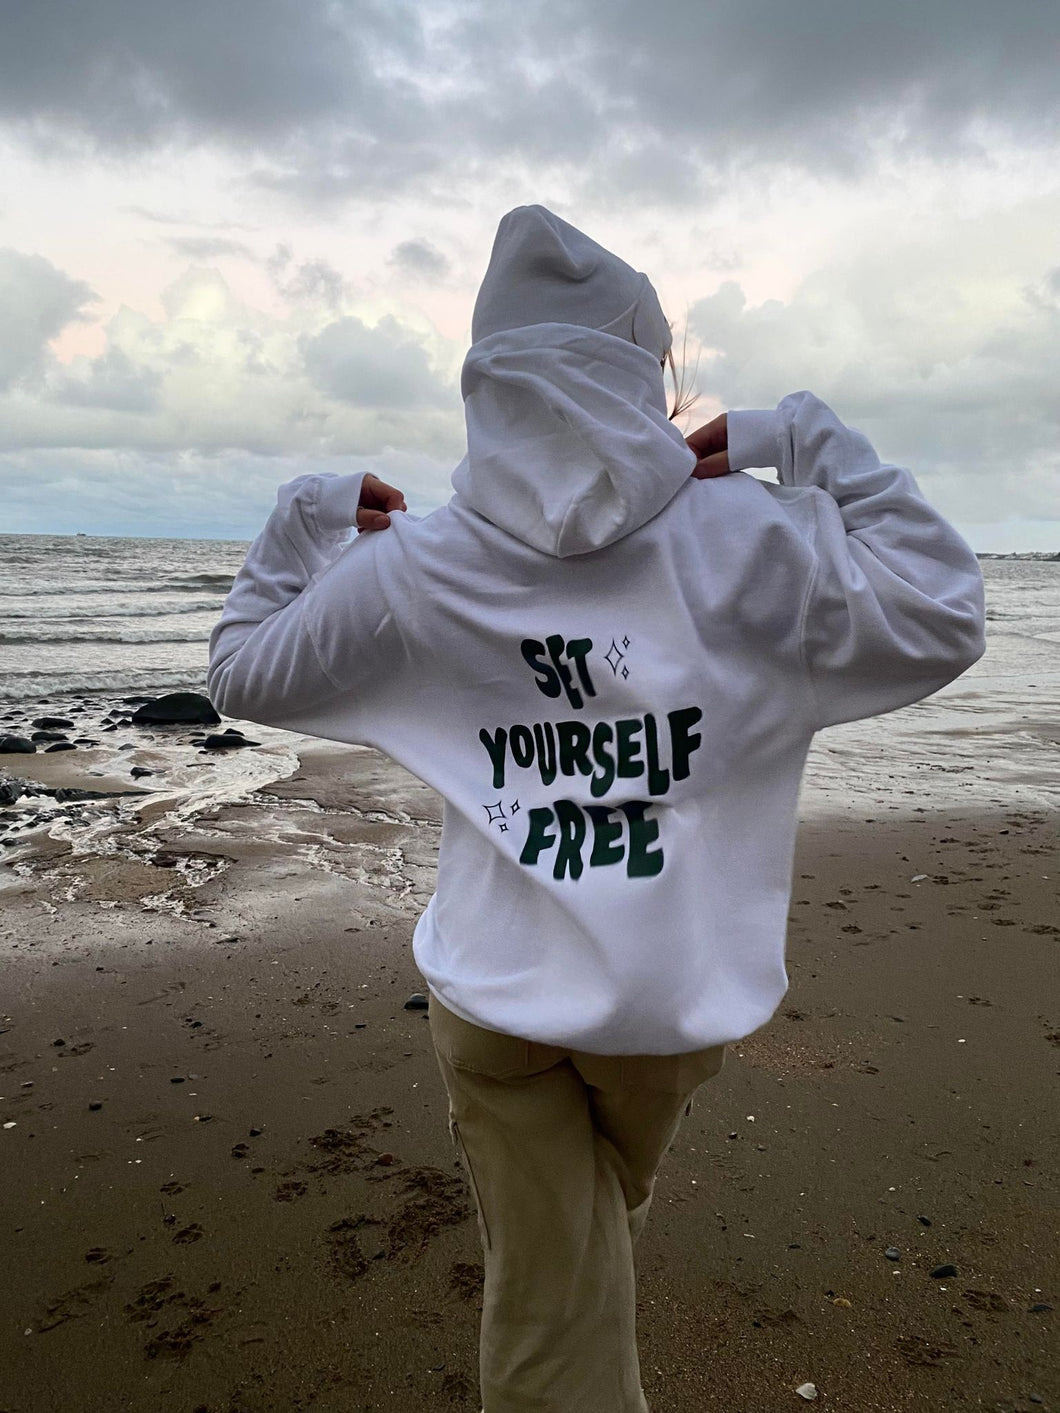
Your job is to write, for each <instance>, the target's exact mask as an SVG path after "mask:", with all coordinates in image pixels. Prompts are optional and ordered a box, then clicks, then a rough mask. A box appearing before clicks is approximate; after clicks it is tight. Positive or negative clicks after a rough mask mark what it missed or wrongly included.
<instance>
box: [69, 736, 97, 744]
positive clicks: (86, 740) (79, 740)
mask: <svg viewBox="0 0 1060 1413" xmlns="http://www.w3.org/2000/svg"><path fill="white" fill-rule="evenodd" d="M74 745H75V746H98V745H99V742H98V741H96V740H93V738H92V737H91V736H75V737H74Z"/></svg>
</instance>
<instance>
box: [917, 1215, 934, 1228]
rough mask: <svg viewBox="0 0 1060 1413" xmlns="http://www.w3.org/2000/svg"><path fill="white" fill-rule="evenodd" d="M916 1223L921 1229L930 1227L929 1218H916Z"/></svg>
mask: <svg viewBox="0 0 1060 1413" xmlns="http://www.w3.org/2000/svg"><path fill="white" fill-rule="evenodd" d="M917 1221H918V1222H919V1223H920V1225H921V1226H922V1227H929V1226H930V1225H931V1218H930V1217H917Z"/></svg>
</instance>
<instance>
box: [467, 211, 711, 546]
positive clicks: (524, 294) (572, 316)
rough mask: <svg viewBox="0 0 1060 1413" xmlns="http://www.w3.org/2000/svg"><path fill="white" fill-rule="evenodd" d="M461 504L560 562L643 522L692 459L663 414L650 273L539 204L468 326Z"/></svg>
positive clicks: (500, 255)
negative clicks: (470, 338) (465, 449)
mask: <svg viewBox="0 0 1060 1413" xmlns="http://www.w3.org/2000/svg"><path fill="white" fill-rule="evenodd" d="M472 335H473V338H474V340H475V341H474V343H473V344H472V346H471V349H470V350H469V352H468V355H467V358H466V359H465V361H464V367H463V372H462V375H461V391H462V393H463V397H464V414H465V420H466V423H467V445H468V452H467V456H466V457H465V458H464V460H463V461H462V462H461V463H460V465H459V466H458V467H457V469H456V471H455V472H454V473H453V487H454V489H455V490H456V493H457V500H458V501H459V502H460V503H462V504H464V505H466V506H469V507H470V508H471V509H473V510H475V511H477V512H478V513H479V514H480V515H483V516H484V517H485V518H486V519H487V520H489V521H491V522H492V523H493V524H494V525H498V526H500V528H501V529H504V530H507V531H508V532H509V534H512V535H515V536H516V537H517V538H518V539H520V540H522V541H523V542H524V543H526V544H528V545H532V546H533V547H534V548H535V549H539V550H542V551H544V552H545V553H546V554H551V555H555V556H557V557H560V558H564V557H566V556H568V555H575V554H586V553H589V552H590V551H592V550H597V549H603V548H604V547H605V546H607V545H609V544H613V543H614V542H615V541H616V540H619V539H621V538H622V537H623V536H625V535H628V534H629V533H630V532H631V531H633V530H636V529H638V528H639V527H640V526H641V525H643V524H645V523H646V522H647V521H648V520H650V519H652V517H653V516H655V515H657V514H658V513H659V511H660V510H662V509H663V507H664V506H665V505H666V504H667V503H668V502H669V501H670V500H671V499H672V497H673V496H674V495H675V494H676V493H677V491H678V490H679V489H680V487H681V486H682V485H683V484H684V482H685V481H687V479H688V477H689V475H690V474H691V471H692V467H693V466H694V465H695V460H696V458H695V454H694V453H693V452H692V451H691V450H690V449H689V448H688V447H687V446H686V445H685V440H684V438H683V437H682V435H681V433H680V432H679V431H678V429H677V428H676V427H675V426H674V425H673V423H672V422H670V421H669V420H668V419H667V416H666V397H665V392H664V388H663V372H662V367H661V365H660V359H661V358H662V356H663V354H664V353H665V352H666V350H667V349H668V348H669V346H670V330H669V326H668V325H667V323H666V321H665V319H664V318H663V315H662V310H661V308H660V307H659V301H658V298H657V296H656V294H655V291H654V289H653V288H652V286H651V285H650V284H649V282H648V280H647V278H646V276H644V275H642V274H638V273H637V271H635V270H633V269H632V267H631V266H629V265H627V264H626V263H625V262H624V261H622V260H619V259H618V257H617V256H614V255H612V254H611V253H610V252H609V251H607V250H605V249H604V248H603V247H602V246H600V245H597V244H596V242H595V241H591V240H590V239H589V238H588V237H587V236H584V235H583V234H582V233H581V232H580V231H578V230H576V229H575V228H574V227H573V226H569V225H568V224H567V223H566V222H564V221H560V219H559V218H558V217H556V216H553V215H552V213H551V212H548V211H545V210H544V208H543V207H539V206H530V207H519V208H517V210H515V211H512V212H509V214H508V215H507V216H505V217H504V219H503V220H502V221H501V224H500V227H499V229H498V232H497V239H496V241H495V242H494V247H493V254H492V256H491V259H490V266H489V269H488V270H487V272H486V276H485V278H484V280H483V282H482V288H481V289H480V291H479V296H478V299H477V301H476V304H475V314H474V318H473V320H472Z"/></svg>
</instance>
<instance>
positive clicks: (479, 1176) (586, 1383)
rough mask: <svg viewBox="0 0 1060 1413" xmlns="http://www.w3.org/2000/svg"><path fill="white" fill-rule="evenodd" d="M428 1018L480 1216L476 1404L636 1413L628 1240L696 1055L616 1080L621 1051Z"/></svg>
mask: <svg viewBox="0 0 1060 1413" xmlns="http://www.w3.org/2000/svg"><path fill="white" fill-rule="evenodd" d="M430 1018H431V1019H430V1023H431V1032H432V1037H433V1038H434V1042H435V1049H436V1053H437V1056H438V1063H439V1068H440V1070H441V1073H442V1078H443V1080H444V1082H445V1085H446V1089H447V1090H448V1092H449V1098H450V1125H451V1130H452V1132H453V1135H454V1138H455V1139H456V1141H457V1143H458V1144H459V1146H460V1150H461V1156H462V1158H463V1161H464V1165H465V1167H466V1169H467V1171H468V1177H469V1180H470V1182H471V1186H472V1190H473V1192H474V1196H475V1201H476V1206H477V1209H478V1213H479V1234H480V1237H481V1240H482V1246H483V1255H484V1265H485V1286H484V1290H483V1313H482V1330H481V1340H480V1356H479V1372H480V1381H481V1388H482V1398H483V1402H484V1405H485V1413H530V1411H531V1410H533V1413H573V1410H577V1413H647V1404H646V1402H645V1400H644V1395H643V1391H642V1390H641V1386H640V1367H639V1361H638V1356H637V1346H636V1323H635V1322H636V1289H635V1286H636V1275H635V1269H634V1263H633V1241H634V1239H635V1237H636V1235H639V1231H640V1228H641V1227H642V1226H643V1221H644V1218H645V1217H646V1215H647V1207H648V1203H649V1202H650V1197H651V1189H652V1187H653V1184H654V1176H655V1168H656V1167H657V1164H658V1160H659V1158H661V1156H662V1154H663V1153H664V1152H665V1149H666V1148H667V1147H668V1146H669V1144H670V1143H671V1142H672V1141H673V1137H674V1135H675V1134H676V1132H677V1127H678V1125H679V1123H680V1117H681V1112H682V1110H683V1109H684V1107H685V1106H686V1104H687V1102H688V1100H689V1097H690V1093H691V1090H692V1089H694V1088H695V1086H696V1083H698V1082H700V1081H699V1079H696V1078H695V1076H697V1075H700V1074H701V1072H702V1071H703V1070H704V1068H705V1066H704V1061H703V1059H702V1058H699V1059H698V1060H697V1061H696V1062H695V1063H692V1062H690V1061H689V1057H687V1056H676V1057H673V1056H671V1057H667V1056H647V1057H635V1058H634V1059H633V1060H631V1061H628V1062H627V1063H626V1079H627V1081H628V1082H629V1083H628V1084H627V1086H625V1087H624V1086H623V1083H622V1073H623V1061H622V1059H620V1058H619V1057H617V1056H598V1055H594V1056H584V1055H580V1054H578V1053H574V1054H572V1053H571V1052H570V1051H566V1050H563V1049H560V1048H556V1047H550V1046H544V1045H538V1044H534V1043H532V1042H529V1041H526V1040H522V1039H519V1038H517V1037H514V1036H508V1035H502V1034H500V1033H499V1032H497V1031H489V1030H485V1029H483V1028H481V1027H478V1026H472V1025H470V1024H469V1023H468V1022H466V1021H464V1020H462V1019H460V1018H459V1017H458V1016H455V1015H453V1014H452V1012H449V1011H447V1010H446V1008H445V1007H444V1006H443V1005H442V1003H441V1002H440V1001H439V1000H438V999H437V997H435V996H433V994H432V997H431V1008H430ZM700 1053H701V1054H702V1052H700ZM720 1063H721V1059H720V1052H717V1054H716V1056H715V1057H714V1058H713V1059H712V1060H711V1062H710V1064H708V1065H707V1066H706V1068H709V1069H710V1072H712V1073H713V1072H716V1069H717V1068H719V1067H720ZM711 1066H712V1067H711ZM583 1071H584V1073H583ZM586 1075H588V1076H589V1079H588V1080H587V1078H586ZM626 1089H628V1090H629V1091H630V1092H629V1093H627V1092H626ZM598 1119H599V1120H600V1121H602V1124H603V1126H604V1127H603V1128H602V1129H601V1128H598V1127H597V1122H598ZM653 1155H654V1160H653ZM631 1208H632V1210H631Z"/></svg>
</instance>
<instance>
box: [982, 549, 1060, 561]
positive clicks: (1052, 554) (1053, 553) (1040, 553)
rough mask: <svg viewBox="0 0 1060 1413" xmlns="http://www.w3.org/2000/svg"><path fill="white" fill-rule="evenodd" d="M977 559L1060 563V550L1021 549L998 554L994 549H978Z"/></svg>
mask: <svg viewBox="0 0 1060 1413" xmlns="http://www.w3.org/2000/svg"><path fill="white" fill-rule="evenodd" d="M975 557H976V559H1036V560H1041V561H1043V562H1044V563H1046V564H1048V563H1050V562H1058V563H1060V550H1021V551H1020V552H1019V553H1018V554H1015V553H1013V554H997V553H995V552H994V551H992V550H982V551H980V550H976V553H975Z"/></svg>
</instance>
